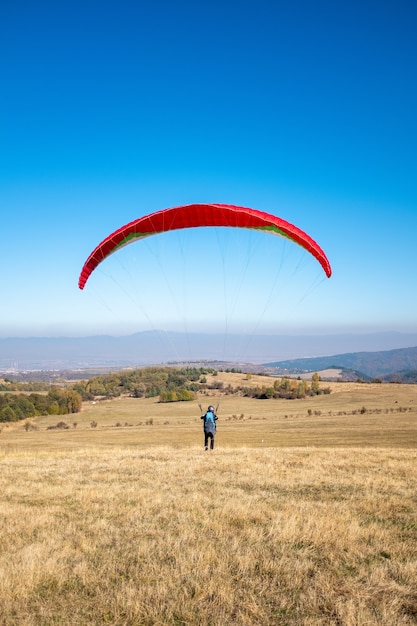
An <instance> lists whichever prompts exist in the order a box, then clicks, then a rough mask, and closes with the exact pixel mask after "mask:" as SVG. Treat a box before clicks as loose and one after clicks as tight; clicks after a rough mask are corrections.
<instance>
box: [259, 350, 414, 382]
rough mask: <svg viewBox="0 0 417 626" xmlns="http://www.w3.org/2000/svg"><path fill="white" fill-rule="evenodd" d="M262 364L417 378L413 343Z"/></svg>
mask: <svg viewBox="0 0 417 626" xmlns="http://www.w3.org/2000/svg"><path fill="white" fill-rule="evenodd" d="M265 366H266V367H276V368H278V369H279V370H287V371H288V373H291V374H296V373H299V374H302V373H307V372H318V371H322V370H329V369H336V370H337V369H338V370H342V371H343V372H344V373H345V377H346V376H347V375H348V374H349V373H350V375H351V376H354V377H359V378H364V379H372V378H381V379H382V380H386V381H398V382H409V383H415V382H417V347H413V348H399V349H397V350H385V351H379V352H354V353H347V354H336V355H333V356H323V357H315V358H304V359H291V360H286V361H275V362H272V363H266V364H265Z"/></svg>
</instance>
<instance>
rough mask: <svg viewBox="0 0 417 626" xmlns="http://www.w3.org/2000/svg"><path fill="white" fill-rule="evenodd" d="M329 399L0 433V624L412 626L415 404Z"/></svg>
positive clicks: (114, 409)
mask: <svg viewBox="0 0 417 626" xmlns="http://www.w3.org/2000/svg"><path fill="white" fill-rule="evenodd" d="M224 376H225V377H226V375H224ZM234 376H235V377H238V378H239V375H234ZM243 378H244V377H243V376H242V375H240V379H243ZM234 379H235V378H234ZM255 383H256V381H255V380H253V379H251V384H255ZM332 387H333V393H332V394H330V395H326V396H318V397H315V398H310V399H307V400H303V401H282V400H281V401H273V400H270V401H266V400H265V401H255V400H249V399H244V398H236V397H232V396H227V397H225V398H221V404H220V409H219V414H220V418H221V419H220V423H219V432H218V436H217V447H216V450H215V451H214V453H210V452H208V453H205V452H204V451H203V450H202V432H201V430H202V429H201V423H200V420H199V410H198V407H197V405H196V404H194V403H182V404H173V405H161V404H158V403H156V402H155V400H131V399H123V400H117V401H114V402H103V403H97V404H89V405H86V406H85V407H84V410H83V412H82V413H81V414H80V415H77V416H74V419H75V420H76V421H77V422H78V424H77V427H76V428H74V427H71V428H70V429H69V430H64V431H56V430H47V429H46V428H47V426H48V425H52V424H56V422H57V421H58V419H59V418H57V417H53V416H52V417H49V418H42V419H39V420H37V422H38V430H36V431H35V430H34V431H28V432H26V431H25V430H24V429H23V427H22V425H13V426H12V427H9V428H7V429H3V432H2V433H1V435H0V461H1V467H2V471H1V473H0V494H1V496H0V514H1V517H2V519H3V523H2V525H1V527H0V545H1V546H2V550H1V551H0V581H1V583H0V585H1V594H0V623H2V624H3V625H5V626H9V625H12V624H13V625H15V624H19V625H22V624H23V625H35V624H36V625H37V624H42V625H44V624H45V625H49V624H65V625H67V624H68V625H69V624H71V625H73V624H84V625H90V624H91V625H93V624H94V625H96V624H120V625H126V624H131V625H133V624H135V625H136V624H141V625H142V624H144V625H148V624H149V625H150V624H153V625H154V624H190V625H194V624H212V625H216V626H217V625H218V626H220V625H221V626H224V624H228V625H233V624H236V625H237V624H239V625H240V624H242V625H243V624H251V625H252V624H262V625H265V624H287V625H297V626H298V625H306V626H307V625H313V624H315V625H316V624H326V625H327V624H334V625H341V624H346V625H357V626H358V625H362V624H368V625H375V626H376V625H378V626H392V625H394V624H395V625H402V624H404V625H409V624H415V623H416V622H417V593H416V585H415V581H416V579H417V558H416V557H417V553H416V549H415V546H416V543H417V523H416V496H415V494H416V493H417V475H416V461H417V453H416V443H417V435H416V430H417V429H416V420H417V389H416V388H414V387H413V386H405V385H360V386H356V385H353V384H335V385H332ZM200 399H201V401H202V403H203V404H204V405H205V404H208V403H209V402H213V403H216V402H217V401H218V398H217V397H215V396H204V397H202V398H200ZM362 407H365V408H366V412H365V413H364V414H361V413H360V410H361V408H362ZM309 411H310V414H309ZM92 420H95V421H96V422H97V424H98V425H97V427H96V428H91V426H90V423H91V421H92ZM150 420H153V423H152V424H150V423H149V422H150ZM67 421H68V422H69V423H70V425H71V426H72V423H71V422H70V420H67ZM146 422H148V423H146ZM167 422H168V423H167ZM116 423H120V424H121V426H116V425H115V424H116ZM125 423H128V424H132V425H131V426H125V425H124V424H125Z"/></svg>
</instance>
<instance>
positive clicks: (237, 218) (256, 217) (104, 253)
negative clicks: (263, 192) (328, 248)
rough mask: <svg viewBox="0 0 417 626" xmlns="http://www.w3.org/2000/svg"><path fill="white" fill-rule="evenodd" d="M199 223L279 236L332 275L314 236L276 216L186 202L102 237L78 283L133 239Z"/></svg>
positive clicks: (81, 287) (190, 226) (250, 210)
mask: <svg viewBox="0 0 417 626" xmlns="http://www.w3.org/2000/svg"><path fill="white" fill-rule="evenodd" d="M203 226H225V227H228V228H250V229H255V230H262V231H265V232H270V233H272V234H276V235H280V236H281V237H285V238H287V239H290V240H291V241H293V242H294V243H297V244H299V245H300V246H302V247H303V248H304V249H305V250H307V251H308V252H310V253H311V254H312V255H313V256H314V257H315V258H316V259H317V261H318V262H319V263H320V265H321V266H322V268H323V270H324V272H325V274H326V276H327V277H328V278H330V276H331V274H332V270H331V267H330V263H329V261H328V259H327V257H326V255H325V253H324V252H323V250H322V249H321V248H320V246H319V245H318V244H317V243H316V242H315V241H314V239H312V238H311V237H310V236H309V235H307V233H305V232H303V231H302V230H301V229H300V228H297V226H294V225H293V224H290V223H289V222H287V221H285V220H283V219H281V218H280V217H277V216H275V215H271V214H269V213H264V212H262V211H257V210H255V209H249V208H245V207H241V206H233V205H228V204H187V205H184V206H178V207H173V208H170V209H165V210H163V211H157V212H156V213H151V214H150V215H145V216H144V217H140V218H138V219H137V220H134V221H133V222H130V223H129V224H126V225H125V226H122V227H121V228H119V229H118V230H116V231H115V232H114V233H112V234H111V235H109V236H108V237H106V239H104V240H103V241H102V242H101V243H100V244H99V245H98V246H97V247H96V248H95V250H93V252H92V253H91V254H90V256H89V257H88V259H87V260H86V262H85V263H84V266H83V268H82V270H81V274H80V278H79V281H78V286H79V288H80V289H84V287H85V284H86V282H87V280H88V278H89V276H90V274H91V273H92V272H93V271H94V270H95V268H96V267H97V266H98V265H99V264H100V263H101V262H102V261H103V260H104V259H105V258H106V257H108V256H109V255H110V254H112V253H113V252H116V250H118V249H119V248H121V247H123V246H126V245H128V244H129V243H131V242H133V241H136V240H138V239H143V238H144V237H149V236H151V235H157V234H159V233H162V232H166V231H170V230H178V229H182V228H200V227H203Z"/></svg>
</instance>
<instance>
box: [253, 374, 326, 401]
mask: <svg viewBox="0 0 417 626" xmlns="http://www.w3.org/2000/svg"><path fill="white" fill-rule="evenodd" d="M242 392H243V395H244V396H246V397H248V398H257V399H258V400H263V399H269V398H277V399H278V398H285V399H287V400H294V399H296V398H306V397H307V396H318V395H321V394H329V393H330V388H329V387H324V388H321V387H320V376H319V375H318V374H313V376H312V378H311V383H310V384H308V382H307V381H306V380H299V379H297V380H294V379H292V378H285V377H284V378H277V379H276V380H275V381H274V384H273V385H272V386H270V387H252V388H251V387H246V388H243V389H242Z"/></svg>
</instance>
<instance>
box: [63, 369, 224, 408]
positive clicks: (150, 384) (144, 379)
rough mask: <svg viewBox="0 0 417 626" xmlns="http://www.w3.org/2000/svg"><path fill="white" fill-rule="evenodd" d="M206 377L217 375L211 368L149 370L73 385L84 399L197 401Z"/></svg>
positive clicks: (115, 374)
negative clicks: (121, 398)
mask: <svg viewBox="0 0 417 626" xmlns="http://www.w3.org/2000/svg"><path fill="white" fill-rule="evenodd" d="M207 374H212V375H216V374H217V371H216V370H214V369H212V368H202V367H200V368H194V367H184V368H175V369H174V368H170V367H162V368H161V367H147V368H144V369H138V370H132V371H129V372H118V373H112V374H107V375H105V376H94V377H93V378H90V379H88V380H83V381H79V382H78V383H76V384H75V385H73V386H72V389H74V390H75V391H76V392H77V393H79V394H80V396H81V398H82V399H83V400H93V399H94V398H97V397H103V398H117V397H119V396H122V395H129V396H131V397H133V398H154V397H158V396H159V399H160V402H177V401H182V400H194V399H195V393H196V392H198V391H200V389H201V387H202V385H204V384H205V382H206V378H205V376H206V375H207Z"/></svg>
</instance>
